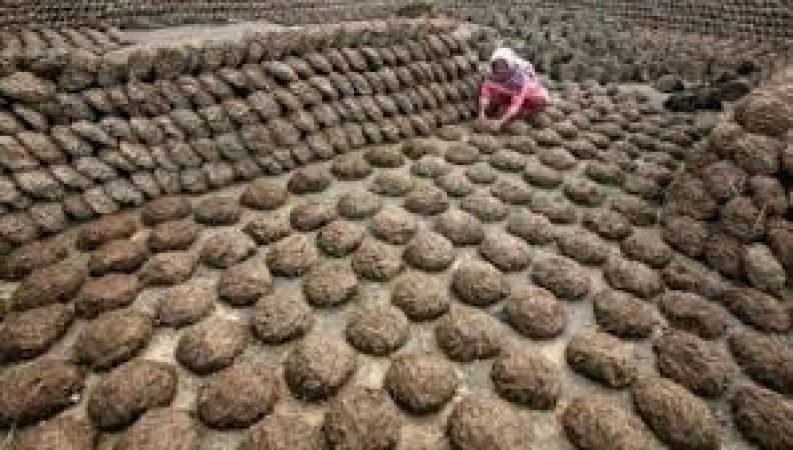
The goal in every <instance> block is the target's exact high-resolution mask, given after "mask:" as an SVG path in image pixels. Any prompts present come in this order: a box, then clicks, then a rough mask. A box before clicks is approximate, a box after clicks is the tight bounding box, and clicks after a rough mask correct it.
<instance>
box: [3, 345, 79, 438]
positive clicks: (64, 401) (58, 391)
mask: <svg viewBox="0 0 793 450" xmlns="http://www.w3.org/2000/svg"><path fill="white" fill-rule="evenodd" d="M84 386H85V374H84V373H83V372H82V371H81V370H80V369H79V368H77V367H75V366H72V365H70V364H68V363H67V362H65V361H61V360H57V359H52V358H43V359H40V360H37V361H34V362H31V363H27V364H22V365H18V366H14V367H10V368H8V369H7V370H5V371H4V372H3V374H2V376H0V425H2V426H4V427H11V426H16V425H20V424H33V423H36V422H38V421H39V420H42V419H46V418H48V417H51V416H53V415H55V414H57V413H59V412H60V411H62V410H64V409H66V408H67V407H69V406H72V405H73V404H74V403H75V398H79V396H80V394H81V393H82V391H83V388H84Z"/></svg>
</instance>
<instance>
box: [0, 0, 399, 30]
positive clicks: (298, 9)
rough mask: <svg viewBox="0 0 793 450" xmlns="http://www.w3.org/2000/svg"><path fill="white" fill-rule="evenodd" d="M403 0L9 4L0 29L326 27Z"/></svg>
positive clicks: (378, 14)
mask: <svg viewBox="0 0 793 450" xmlns="http://www.w3.org/2000/svg"><path fill="white" fill-rule="evenodd" d="M406 3H410V2H406V1H400V0H386V1H376V2H361V1H350V0H343V1H333V0H275V1H273V0H268V1H261V0H258V1H257V0H223V1H197V0H166V1H162V0H132V1H118V0H104V1H95V0H76V1H70V2H43V1H34V2H10V3H8V4H6V5H4V6H0V13H1V14H0V25H25V26H27V25H31V24H47V25H61V26H63V25H86V24H88V25H118V26H163V25H177V24H183V23H214V22H229V21H241V20H255V19H263V20H269V21H274V22H279V23H288V24H296V23H326V22H328V21H342V20H368V19H376V18H383V17H386V16H387V15H388V14H390V13H392V12H394V11H395V9H396V8H397V7H398V6H399V5H403V4H406Z"/></svg>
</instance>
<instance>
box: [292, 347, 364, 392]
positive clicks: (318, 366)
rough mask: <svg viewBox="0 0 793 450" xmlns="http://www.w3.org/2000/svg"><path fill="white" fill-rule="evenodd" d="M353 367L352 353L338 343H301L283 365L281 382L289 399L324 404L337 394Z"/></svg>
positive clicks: (352, 351)
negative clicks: (282, 379)
mask: <svg viewBox="0 0 793 450" xmlns="http://www.w3.org/2000/svg"><path fill="white" fill-rule="evenodd" d="M356 365H357V361H356V356H355V351H354V350H352V349H351V348H349V347H348V346H347V345H346V344H344V343H342V342H339V341H327V340H316V339H313V340H304V341H303V342H301V343H300V344H299V345H298V346H297V347H296V348H294V349H293V350H292V351H291V352H290V353H289V355H288V356H287V358H286V361H285V362H284V379H285V380H286V384H287V385H288V386H289V389H290V390H291V391H292V393H293V395H294V396H295V397H297V398H300V399H303V400H306V401H319V400H324V399H327V398H329V397H332V396H333V395H335V394H336V392H338V390H339V389H341V387H342V386H343V385H344V384H345V383H346V382H347V380H349V379H350V377H351V376H352V375H353V372H354V371H355V368H356Z"/></svg>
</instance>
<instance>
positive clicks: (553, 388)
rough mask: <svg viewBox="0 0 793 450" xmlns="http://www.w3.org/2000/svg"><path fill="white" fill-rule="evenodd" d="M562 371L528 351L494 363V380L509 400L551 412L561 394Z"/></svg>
mask: <svg viewBox="0 0 793 450" xmlns="http://www.w3.org/2000/svg"><path fill="white" fill-rule="evenodd" d="M559 377H560V374H559V369H558V368H557V367H556V366H555V365H554V364H553V363H551V362H550V361H549V360H548V359H546V358H544V357H542V356H539V355H534V354H532V352H529V351H526V350H513V351H509V352H507V353H505V354H503V355H501V356H499V357H498V358H496V360H495V361H494V362H493V367H492V369H491V371H490V378H491V380H492V381H493V385H494V386H495V389H496V392H498V394H499V395H501V396H502V397H503V398H505V399H506V400H509V401H512V402H515V403H518V404H521V405H526V406H528V407H529V408H531V409H536V410H550V409H553V408H554V407H555V406H556V402H557V401H558V399H559V396H560V395H561V391H562V386H561V383H560V381H559Z"/></svg>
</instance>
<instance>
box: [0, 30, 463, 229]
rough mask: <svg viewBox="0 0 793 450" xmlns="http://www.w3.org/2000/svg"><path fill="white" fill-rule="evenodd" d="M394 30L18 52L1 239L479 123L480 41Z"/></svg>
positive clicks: (1, 187) (1, 123)
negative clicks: (99, 50) (475, 44)
mask: <svg viewBox="0 0 793 450" xmlns="http://www.w3.org/2000/svg"><path fill="white" fill-rule="evenodd" d="M381 25H382V26H381V27H380V28H379V29H368V30H360V29H359V30H357V31H356V30H347V31H345V29H344V28H339V29H338V30H336V31H328V32H323V33H314V34H307V33H303V32H280V33H269V34H259V35H255V36H250V37H247V38H245V39H242V40H236V41H222V42H221V41H218V42H206V43H202V44H200V45H192V44H191V45H175V46H171V47H162V48H150V47H130V48H126V49H121V50H117V51H114V52H110V53H105V54H96V53H93V52H90V51H88V50H85V49H72V50H71V51H68V52H62V51H58V50H52V51H46V52H43V53H40V54H36V56H31V57H28V58H22V57H20V58H16V59H14V60H13V61H12V62H10V63H9V64H6V65H5V66H4V68H3V70H4V71H3V75H2V77H0V99H2V102H3V105H2V107H1V108H0V222H2V223H0V229H2V231H0V235H1V236H0V240H4V241H7V242H9V243H11V244H19V243H22V242H25V241H29V240H32V239H35V238H36V237H38V236H39V235H40V234H51V233H55V232H58V231H60V230H62V229H63V228H64V227H65V226H66V224H67V222H68V221H69V220H70V219H77V220H85V219H89V218H92V217H95V216H97V215H103V214H108V213H112V212H115V211H117V210H119V209H122V208H125V207H131V206H136V205H140V204H142V203H144V202H145V201H146V200H147V199H151V198H154V197H158V196H160V195H165V194H173V193H177V192H181V193H191V194H198V193H202V192H205V191H207V190H209V189H212V188H218V187H221V186H225V185H228V184H230V183H233V182H235V181H241V180H247V179H252V178H254V177H256V176H259V175H261V174H274V173H280V172H283V171H287V170H290V169H292V168H293V167H295V166H298V165H302V164H306V163H308V162H310V161H313V160H321V159H329V158H332V157H333V156H334V155H335V154H337V153H343V152H347V151H350V150H352V149H354V148H359V147H361V146H363V145H365V144H367V143H370V144H374V143H379V142H388V141H391V142H393V141H398V140H400V139H402V138H409V137H412V136H416V135H427V134H429V133H430V132H431V131H432V129H433V128H435V127H437V126H439V125H442V124H450V123H455V122H458V121H460V120H463V119H465V118H468V117H470V115H471V113H472V110H473V103H472V100H471V98H472V96H473V93H474V92H475V78H474V77H475V76H476V71H477V64H478V55H477V53H476V52H475V51H473V50H471V49H470V48H469V47H468V43H467V41H466V40H464V39H462V38H458V37H456V36H455V35H454V34H453V33H452V32H450V31H449V30H446V29H442V28H438V27H435V26H430V25H426V26H425V25H416V26H414V27H411V26H410V25H408V24H405V23H402V24H398V23H397V24H391V25H393V27H394V28H391V25H385V24H381Z"/></svg>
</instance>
